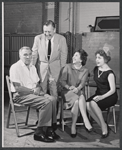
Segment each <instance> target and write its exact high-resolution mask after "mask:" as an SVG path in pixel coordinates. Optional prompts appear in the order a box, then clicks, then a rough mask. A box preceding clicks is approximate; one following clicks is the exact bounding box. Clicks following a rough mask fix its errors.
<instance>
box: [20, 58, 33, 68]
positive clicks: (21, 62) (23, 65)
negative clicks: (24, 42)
mask: <svg viewBox="0 0 122 150" xmlns="http://www.w3.org/2000/svg"><path fill="white" fill-rule="evenodd" d="M19 63H20V64H21V66H22V67H27V66H26V65H25V64H24V62H23V61H22V60H21V59H20V60H19ZM29 67H32V64H30V65H29Z"/></svg>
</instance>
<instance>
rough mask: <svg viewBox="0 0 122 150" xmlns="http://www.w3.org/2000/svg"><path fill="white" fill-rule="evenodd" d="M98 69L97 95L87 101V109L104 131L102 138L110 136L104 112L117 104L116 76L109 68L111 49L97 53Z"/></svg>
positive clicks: (95, 75)
mask: <svg viewBox="0 0 122 150" xmlns="http://www.w3.org/2000/svg"><path fill="white" fill-rule="evenodd" d="M95 56H96V67H95V68H94V80H95V82H96V85H97V90H96V93H95V95H93V96H91V97H90V98H89V99H88V100H87V109H88V111H89V114H90V115H91V116H92V118H93V119H94V120H95V121H96V122H97V123H98V124H99V126H100V127H101V129H102V138H106V137H107V136H108V134H109V130H108V125H107V123H106V122H105V121H104V118H103V115H102V111H103V110H105V109H106V108H108V107H110V106H113V105H115V104H116V102H117V92H116V84H115V82H116V81H115V74H114V72H113V71H112V69H111V68H110V67H109V65H108V62H109V61H110V60H111V57H110V51H109V48H107V47H104V48H103V49H102V50H98V51H97V52H96V53H95Z"/></svg>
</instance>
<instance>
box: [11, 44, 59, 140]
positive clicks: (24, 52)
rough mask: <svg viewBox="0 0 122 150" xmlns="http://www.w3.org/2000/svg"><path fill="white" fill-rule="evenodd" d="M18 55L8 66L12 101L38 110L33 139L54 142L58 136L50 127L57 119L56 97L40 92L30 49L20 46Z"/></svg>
mask: <svg viewBox="0 0 122 150" xmlns="http://www.w3.org/2000/svg"><path fill="white" fill-rule="evenodd" d="M19 57H20V60H19V61H17V62H16V63H14V64H13V65H12V66H11V68H10V80H11V82H12V83H13V84H12V85H11V91H12V92H13V98H14V101H15V102H16V103H20V104H25V105H27V106H30V107H33V108H35V109H36V110H38V112H39V118H38V124H37V129H36V131H35V134H34V140H37V141H43V142H54V141H55V140H57V139H59V138H60V136H59V135H57V134H56V133H55V132H54V130H53V128H52V127H53V124H55V123H56V121H57V120H56V113H55V105H56V99H55V98H54V97H53V96H50V95H48V94H44V92H42V90H41V86H40V84H39V81H40V79H39V77H38V74H37V71H36V68H35V66H34V65H32V64H31V59H32V51H31V49H30V48H29V47H26V46H24V47H22V48H21V49H20V50H19ZM45 127H47V130H46V132H44V130H43V128H45Z"/></svg>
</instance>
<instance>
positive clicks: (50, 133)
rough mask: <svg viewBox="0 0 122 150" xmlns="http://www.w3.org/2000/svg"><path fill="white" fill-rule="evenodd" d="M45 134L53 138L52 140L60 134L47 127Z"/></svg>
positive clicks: (58, 137) (56, 138)
mask: <svg viewBox="0 0 122 150" xmlns="http://www.w3.org/2000/svg"><path fill="white" fill-rule="evenodd" d="M46 135H47V136H48V137H51V138H53V139H54V140H58V139H60V136H59V135H57V134H56V133H55V132H54V131H53V130H52V129H47V132H46Z"/></svg>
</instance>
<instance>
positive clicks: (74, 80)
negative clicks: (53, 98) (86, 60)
mask: <svg viewBox="0 0 122 150" xmlns="http://www.w3.org/2000/svg"><path fill="white" fill-rule="evenodd" d="M88 73H89V71H88V69H87V68H86V67H85V66H82V67H81V68H80V69H79V70H78V69H76V68H75V67H74V65H73V64H72V63H71V64H66V66H65V67H64V69H63V71H62V75H61V77H60V84H61V86H62V87H63V90H62V91H61V93H62V97H63V99H64V102H65V106H66V109H69V108H71V107H72V106H73V104H74V102H75V101H76V100H78V97H79V96H80V95H81V94H84V86H85V82H86V81H87V80H88ZM66 85H68V86H72V85H73V86H75V87H78V88H79V89H80V90H79V92H78V94H75V93H71V92H70V91H69V90H67V89H66V88H65V86H66Z"/></svg>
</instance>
